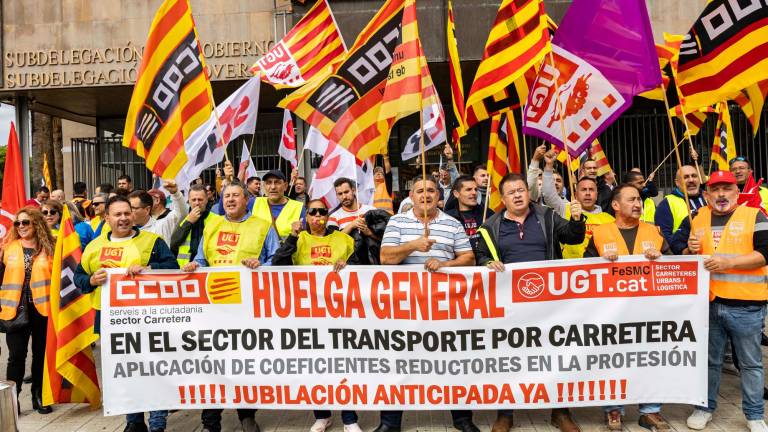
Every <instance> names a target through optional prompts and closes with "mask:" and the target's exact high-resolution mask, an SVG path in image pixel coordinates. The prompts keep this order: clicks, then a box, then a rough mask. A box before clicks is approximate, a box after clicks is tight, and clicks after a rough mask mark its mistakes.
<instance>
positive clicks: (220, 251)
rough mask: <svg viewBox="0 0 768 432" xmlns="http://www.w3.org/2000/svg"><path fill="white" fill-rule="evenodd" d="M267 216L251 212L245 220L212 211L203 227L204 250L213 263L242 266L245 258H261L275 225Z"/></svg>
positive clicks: (213, 264) (211, 264)
mask: <svg viewBox="0 0 768 432" xmlns="http://www.w3.org/2000/svg"><path fill="white" fill-rule="evenodd" d="M271 226H272V225H271V224H270V223H269V222H267V221H266V220H264V219H262V218H259V217H255V216H251V217H249V218H248V219H246V220H244V221H242V222H230V221H229V220H227V218H226V217H224V216H220V215H216V214H214V215H212V216H211V219H209V220H206V223H205V227H204V228H203V239H202V242H203V253H204V254H205V259H206V261H208V265H209V266H211V267H223V266H239V265H240V263H241V262H242V260H244V259H245V258H259V256H261V249H262V248H263V247H264V240H265V239H266V238H267V233H269V229H270V228H271Z"/></svg>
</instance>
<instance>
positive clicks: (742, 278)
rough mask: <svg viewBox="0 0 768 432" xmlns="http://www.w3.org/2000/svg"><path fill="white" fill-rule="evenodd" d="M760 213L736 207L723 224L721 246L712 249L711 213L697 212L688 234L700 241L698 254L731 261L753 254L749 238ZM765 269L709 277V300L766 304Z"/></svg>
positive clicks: (708, 211) (743, 207) (766, 277)
mask: <svg viewBox="0 0 768 432" xmlns="http://www.w3.org/2000/svg"><path fill="white" fill-rule="evenodd" d="M758 211H760V209H756V208H752V207H746V206H739V207H736V211H735V212H733V214H732V215H731V218H730V219H728V223H727V224H725V228H723V232H722V234H721V235H720V242H719V243H718V245H717V247H714V246H715V242H714V239H713V238H712V210H711V209H710V208H709V207H704V208H701V209H699V213H698V214H697V215H696V217H695V218H694V219H693V223H692V224H691V232H692V233H694V234H696V236H697V237H698V238H699V240H701V254H702V255H713V256H722V257H733V256H739V255H745V254H748V253H752V252H754V250H755V248H754V244H753V242H752V234H753V233H754V232H755V219H756V218H757V212H758ZM767 283H768V267H765V266H763V267H758V268H756V269H752V270H728V271H727V272H726V273H710V275H709V300H710V301H711V300H714V299H715V297H720V298H723V299H733V300H753V301H762V300H768V284H767Z"/></svg>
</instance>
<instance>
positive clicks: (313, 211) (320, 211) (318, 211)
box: [307, 207, 328, 216]
mask: <svg viewBox="0 0 768 432" xmlns="http://www.w3.org/2000/svg"><path fill="white" fill-rule="evenodd" d="M307 214H308V215H310V216H318V215H320V216H328V209H327V208H322V207H314V208H310V209H307Z"/></svg>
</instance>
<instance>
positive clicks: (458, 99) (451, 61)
mask: <svg viewBox="0 0 768 432" xmlns="http://www.w3.org/2000/svg"><path fill="white" fill-rule="evenodd" d="M445 35H446V38H447V41H446V45H447V46H448V69H449V74H450V79H451V99H452V100H453V114H454V115H455V116H456V122H457V123H458V125H457V126H456V128H455V129H454V130H453V133H452V136H453V142H454V143H455V144H456V145H457V146H458V149H459V152H461V141H460V139H461V137H463V136H464V135H466V134H467V125H466V123H465V120H464V118H465V115H466V114H465V112H466V106H465V104H464V79H463V78H462V77H461V62H460V59H461V57H460V56H459V45H458V43H457V42H456V21H455V19H454V17H453V2H452V1H451V0H448V22H447V28H446V30H445Z"/></svg>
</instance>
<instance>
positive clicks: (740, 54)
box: [677, 0, 768, 108]
mask: <svg viewBox="0 0 768 432" xmlns="http://www.w3.org/2000/svg"><path fill="white" fill-rule="evenodd" d="M765 79H768V3H765V2H764V1H751V2H743V1H741V2H739V1H733V0H712V1H710V2H708V3H707V5H706V6H704V11H703V12H702V13H701V15H700V16H699V18H698V19H697V20H696V22H695V23H694V24H693V26H692V27H691V29H690V30H689V31H688V33H687V34H686V35H685V38H684V40H683V42H682V44H681V46H680V60H679V64H678V77H677V80H678V81H677V84H678V87H679V88H680V93H681V94H682V95H683V97H684V98H685V100H684V102H683V103H684V104H685V106H686V108H688V107H690V108H698V107H702V106H707V105H713V104H715V103H717V102H719V101H723V100H727V99H729V98H730V97H731V96H732V95H734V94H736V93H738V92H739V91H741V90H742V89H745V88H748V87H749V86H751V85H753V84H755V83H757V82H760V81H763V80H765Z"/></svg>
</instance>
